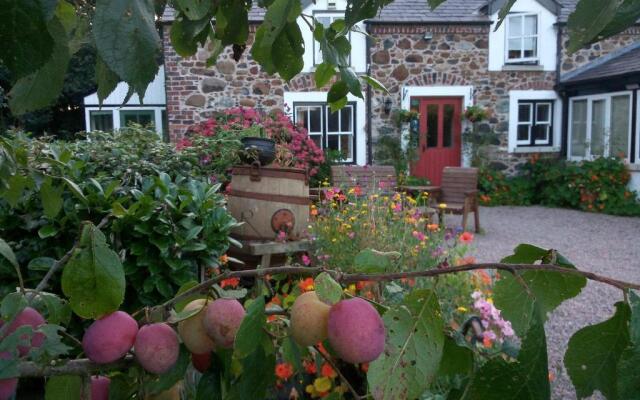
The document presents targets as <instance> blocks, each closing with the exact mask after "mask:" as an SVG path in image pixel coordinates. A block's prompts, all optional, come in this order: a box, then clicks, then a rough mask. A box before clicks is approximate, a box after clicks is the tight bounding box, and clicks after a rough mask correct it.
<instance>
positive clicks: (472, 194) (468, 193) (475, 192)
mask: <svg viewBox="0 0 640 400" xmlns="http://www.w3.org/2000/svg"><path fill="white" fill-rule="evenodd" d="M477 194H478V189H474V190H465V192H464V195H465V196H467V197H469V196H476V195H477Z"/></svg>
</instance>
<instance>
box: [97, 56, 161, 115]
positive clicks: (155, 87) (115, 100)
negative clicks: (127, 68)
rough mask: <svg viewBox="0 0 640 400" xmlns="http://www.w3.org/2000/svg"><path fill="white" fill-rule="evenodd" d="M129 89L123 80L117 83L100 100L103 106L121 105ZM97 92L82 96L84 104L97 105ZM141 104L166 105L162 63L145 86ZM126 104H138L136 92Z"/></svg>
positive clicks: (138, 99)
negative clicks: (154, 75)
mask: <svg viewBox="0 0 640 400" xmlns="http://www.w3.org/2000/svg"><path fill="white" fill-rule="evenodd" d="M128 91H129V85H127V84H126V83H124V82H120V83H118V86H117V87H116V89H115V90H114V91H113V92H112V93H111V94H110V95H109V96H107V98H106V99H105V100H104V101H103V102H102V105H103V106H121V105H122V103H123V102H124V99H125V97H126V96H127V92H128ZM99 104H100V102H99V101H98V94H97V93H93V94H90V95H89V96H87V97H85V98H84V105H85V106H94V105H95V106H97V105H99ZM143 104H149V105H154V106H157V105H166V104H167V95H166V92H165V89H164V65H161V66H160V69H159V70H158V73H157V74H156V77H155V79H154V80H153V82H151V83H150V84H149V86H148V87H147V91H146V92H145V94H144V98H143ZM127 105H140V98H139V97H138V95H137V94H134V95H133V96H131V99H129V101H128V102H127Z"/></svg>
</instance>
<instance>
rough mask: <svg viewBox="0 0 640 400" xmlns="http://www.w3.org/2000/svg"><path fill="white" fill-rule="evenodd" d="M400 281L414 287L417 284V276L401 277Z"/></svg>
mask: <svg viewBox="0 0 640 400" xmlns="http://www.w3.org/2000/svg"><path fill="white" fill-rule="evenodd" d="M400 282H402V283H406V284H407V285H409V287H414V286H415V285H416V278H400Z"/></svg>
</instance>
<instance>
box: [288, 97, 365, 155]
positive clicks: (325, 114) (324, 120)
mask: <svg viewBox="0 0 640 400" xmlns="http://www.w3.org/2000/svg"><path fill="white" fill-rule="evenodd" d="M314 107H320V108H321V111H322V113H321V118H320V119H321V121H320V126H321V129H322V131H321V132H320V133H315V135H318V134H319V135H322V136H321V140H320V143H321V148H322V150H325V149H327V148H328V147H329V136H338V148H337V149H333V150H338V151H340V152H342V142H341V141H340V136H350V141H351V154H350V157H349V158H345V159H342V160H341V162H343V163H346V164H350V163H353V162H355V156H356V150H357V148H356V146H357V144H356V129H355V126H356V125H355V124H356V118H357V117H358V116H357V104H355V103H352V104H347V105H345V106H344V107H343V109H344V108H350V109H351V124H350V127H349V128H350V129H349V130H348V131H343V130H341V129H342V114H341V111H337V112H338V113H339V114H338V130H337V131H329V114H330V113H331V108H330V106H329V104H328V103H326V102H307V103H305V102H302V103H301V104H293V107H292V111H293V112H292V114H291V115H292V119H293V122H294V123H295V124H297V123H298V109H300V108H303V109H306V111H307V118H308V117H309V116H310V114H309V109H310V108H314ZM307 121H309V120H308V119H307ZM308 126H310V124H307V126H305V127H304V128H305V129H307V131H308ZM311 135H312V134H309V136H311Z"/></svg>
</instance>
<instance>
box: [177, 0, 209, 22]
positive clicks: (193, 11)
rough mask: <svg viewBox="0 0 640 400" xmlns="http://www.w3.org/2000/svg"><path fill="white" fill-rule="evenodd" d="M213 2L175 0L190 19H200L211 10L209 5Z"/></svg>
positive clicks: (206, 0)
mask: <svg viewBox="0 0 640 400" xmlns="http://www.w3.org/2000/svg"><path fill="white" fill-rule="evenodd" d="M213 4H215V3H214V2H213V1H211V0H176V1H175V5H176V6H177V8H178V9H179V10H180V11H182V12H183V13H184V14H185V15H186V16H187V17H188V18H189V19H190V20H197V19H202V18H204V17H206V16H207V14H208V13H209V11H211V6H213Z"/></svg>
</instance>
